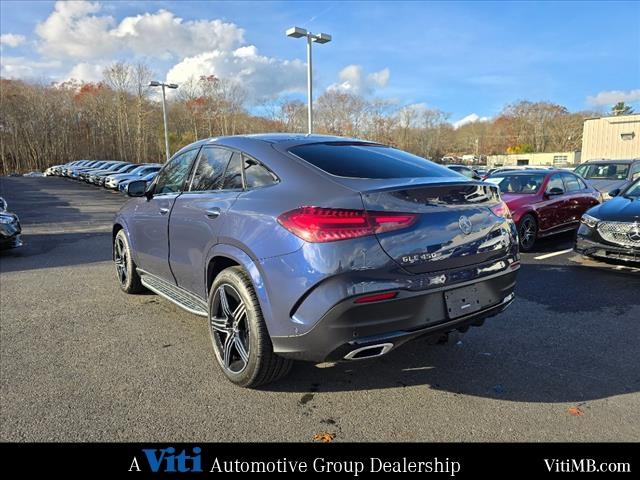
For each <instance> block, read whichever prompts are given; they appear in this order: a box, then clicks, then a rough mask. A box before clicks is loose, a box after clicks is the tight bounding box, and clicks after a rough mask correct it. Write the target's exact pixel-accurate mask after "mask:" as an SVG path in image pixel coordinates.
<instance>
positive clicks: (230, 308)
mask: <svg viewBox="0 0 640 480" xmlns="http://www.w3.org/2000/svg"><path fill="white" fill-rule="evenodd" d="M209 324H210V327H211V336H212V338H213V343H214V347H215V348H214V349H215V351H216V355H217V357H218V360H219V362H220V364H221V365H222V366H223V367H224V368H225V369H226V370H227V371H229V372H231V373H234V374H238V373H240V372H242V371H243V370H244V369H245V368H246V367H247V364H248V363H249V328H248V323H247V307H246V305H245V303H244V302H243V301H242V297H240V294H239V293H238V291H237V290H236V289H235V288H234V287H233V286H231V285H229V284H228V283H223V284H222V285H220V286H218V288H217V290H216V291H215V293H214V297H213V302H212V305H211V312H210V314H209Z"/></svg>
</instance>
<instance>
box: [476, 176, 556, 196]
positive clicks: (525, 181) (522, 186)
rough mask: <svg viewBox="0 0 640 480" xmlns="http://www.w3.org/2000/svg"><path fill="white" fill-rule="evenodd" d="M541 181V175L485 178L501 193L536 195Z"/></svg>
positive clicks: (542, 177) (542, 179)
mask: <svg viewBox="0 0 640 480" xmlns="http://www.w3.org/2000/svg"><path fill="white" fill-rule="evenodd" d="M543 181H544V175H543V174H531V175H509V174H499V175H492V176H491V177H489V178H487V182H489V183H493V184H496V185H498V186H499V187H500V191H501V192H502V193H536V192H537V191H538V190H540V187H541V186H542V182H543ZM561 183H562V182H561Z"/></svg>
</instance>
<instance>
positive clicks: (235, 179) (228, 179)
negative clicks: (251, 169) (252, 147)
mask: <svg viewBox="0 0 640 480" xmlns="http://www.w3.org/2000/svg"><path fill="white" fill-rule="evenodd" d="M239 188H242V155H240V154H239V153H234V154H233V156H232V157H231V161H229V165H228V166H227V170H226V171H225V172H224V180H223V181H222V189H223V190H234V189H239Z"/></svg>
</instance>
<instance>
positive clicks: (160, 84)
mask: <svg viewBox="0 0 640 480" xmlns="http://www.w3.org/2000/svg"><path fill="white" fill-rule="evenodd" d="M149 86H150V87H162V118H163V119H164V146H165V149H166V152H167V162H168V161H169V134H168V133H167V99H166V98H165V95H164V89H165V88H173V89H176V88H178V85H177V84H175V83H164V82H157V81H156V80H153V81H151V82H149Z"/></svg>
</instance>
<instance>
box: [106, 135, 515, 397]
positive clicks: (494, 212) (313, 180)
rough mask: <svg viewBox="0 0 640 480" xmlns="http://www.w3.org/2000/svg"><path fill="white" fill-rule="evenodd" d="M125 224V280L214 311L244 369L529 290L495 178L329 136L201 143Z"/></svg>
mask: <svg viewBox="0 0 640 480" xmlns="http://www.w3.org/2000/svg"><path fill="white" fill-rule="evenodd" d="M126 191H127V194H128V195H129V196H130V197H134V198H132V199H131V200H130V201H129V202H127V203H126V204H125V205H124V206H123V207H122V209H121V210H120V212H119V213H118V214H117V217H116V220H115V224H114V226H113V245H114V248H113V259H114V261H115V267H116V272H117V279H118V282H119V284H120V287H121V288H122V290H124V291H125V292H127V293H137V292H141V291H142V290H144V289H145V288H146V289H149V290H151V291H153V292H155V293H157V294H159V295H161V296H163V297H165V298H166V299H168V300H170V301H172V302H174V303H176V304H177V305H179V306H181V307H182V308H184V309H185V310H187V311H189V312H192V313H194V314H196V315H201V316H203V317H206V318H207V319H208V321H209V326H210V329H209V330H210V334H211V340H212V345H213V351H214V354H215V359H216V362H217V363H218V365H219V367H220V368H221V370H222V372H224V374H225V375H226V376H227V377H228V378H229V379H230V380H231V381H232V382H234V383H236V384H238V385H241V386H245V387H255V386H258V385H261V384H264V383H268V382H271V381H274V380H276V379H278V378H280V377H282V376H283V375H284V374H286V373H287V371H288V370H289V368H290V366H291V364H292V361H294V360H306V361H311V362H322V361H343V360H344V361H356V360H363V359H367V358H372V357H378V356H381V355H384V354H386V353H387V352H389V351H390V350H392V349H394V348H396V347H398V346H400V345H402V344H403V343H405V342H407V341H409V340H411V339H413V338H416V337H419V336H424V335H426V336H433V337H435V338H438V339H439V340H442V339H443V338H446V336H447V335H448V333H449V332H453V331H455V330H459V331H465V330H466V329H468V328H469V326H471V325H481V324H482V323H483V322H484V320H485V319H486V318H487V317H491V316H493V315H496V314H498V313H500V312H502V311H503V310H504V309H505V308H507V307H508V306H509V305H510V304H511V302H512V301H513V298H514V294H513V290H514V286H515V280H516V274H517V270H518V268H519V265H520V262H519V254H518V242H517V234H516V230H515V226H514V223H513V221H512V220H511V216H510V213H509V209H508V207H507V206H506V205H505V203H504V202H502V200H501V199H500V195H499V192H498V189H497V187H496V186H495V185H491V184H488V183H482V182H479V181H473V180H470V179H468V178H465V177H463V176H461V175H459V174H457V173H455V172H453V171H451V170H449V169H448V168H446V167H443V166H440V165H437V164H435V163H432V162H430V161H428V160H425V159H423V158H420V157H417V156H414V155H412V154H409V153H407V152H403V151H401V150H397V149H394V148H391V147H388V146H385V145H380V144H377V143H372V142H364V141H361V140H355V139H347V138H341V137H330V136H320V135H290V134H271V135H248V136H235V137H222V138H216V139H211V140H203V141H199V142H196V143H193V144H191V145H189V146H187V147H185V148H183V149H182V150H180V151H179V152H177V153H176V154H175V155H174V156H173V158H172V159H171V160H170V161H169V162H168V163H167V164H166V165H164V167H163V168H162V170H161V171H160V172H159V173H158V175H157V176H156V178H155V180H154V181H153V183H152V184H151V185H150V186H149V187H147V184H146V182H145V181H144V180H139V181H132V182H130V183H129V184H128V186H127V188H126Z"/></svg>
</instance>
